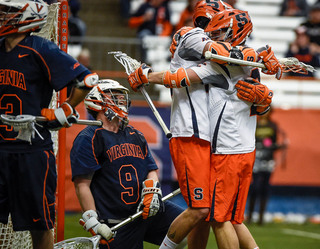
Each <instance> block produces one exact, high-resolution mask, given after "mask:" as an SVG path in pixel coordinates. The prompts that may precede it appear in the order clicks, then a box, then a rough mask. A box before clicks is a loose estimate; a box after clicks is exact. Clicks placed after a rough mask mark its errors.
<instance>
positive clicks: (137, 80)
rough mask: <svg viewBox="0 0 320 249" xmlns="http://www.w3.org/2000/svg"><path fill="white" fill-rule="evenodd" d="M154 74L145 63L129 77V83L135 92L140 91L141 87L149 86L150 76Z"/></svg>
mask: <svg viewBox="0 0 320 249" xmlns="http://www.w3.org/2000/svg"><path fill="white" fill-rule="evenodd" d="M150 72H152V68H151V67H149V66H148V65H146V64H145V63H143V64H142V65H141V66H140V67H138V68H137V69H136V70H135V71H134V72H133V73H131V74H130V75H129V76H128V82H129V84H130V86H131V88H132V90H133V91H135V92H136V91H138V89H139V87H141V86H143V85H148V84H149V80H148V74H149V73H150Z"/></svg>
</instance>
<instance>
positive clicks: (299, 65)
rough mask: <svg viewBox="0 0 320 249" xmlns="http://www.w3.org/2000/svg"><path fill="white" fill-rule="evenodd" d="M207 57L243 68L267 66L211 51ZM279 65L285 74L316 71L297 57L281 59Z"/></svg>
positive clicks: (263, 67)
mask: <svg viewBox="0 0 320 249" xmlns="http://www.w3.org/2000/svg"><path fill="white" fill-rule="evenodd" d="M205 57H206V59H207V60H210V59H217V60H222V61H226V62H229V63H234V64H238V65H242V66H251V67H258V68H262V69H265V68H266V66H265V65H264V64H263V63H260V62H253V61H244V60H239V59H235V58H229V57H225V56H222V55H217V54H213V53H211V52H210V51H207V52H205ZM279 63H280V64H281V67H282V71H283V72H284V73H287V72H294V73H301V74H308V72H315V71H316V69H315V68H314V67H313V66H310V65H308V64H305V63H303V62H301V61H299V60H298V59H297V58H295V57H288V58H281V59H279Z"/></svg>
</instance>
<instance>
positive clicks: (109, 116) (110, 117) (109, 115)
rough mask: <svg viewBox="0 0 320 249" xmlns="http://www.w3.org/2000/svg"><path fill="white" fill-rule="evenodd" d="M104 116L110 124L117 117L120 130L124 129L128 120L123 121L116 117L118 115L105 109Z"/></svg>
mask: <svg viewBox="0 0 320 249" xmlns="http://www.w3.org/2000/svg"><path fill="white" fill-rule="evenodd" d="M104 115H105V116H106V118H107V119H108V120H109V121H110V122H111V121H112V120H113V119H114V118H115V117H117V118H118V119H119V122H120V128H121V129H124V128H125V127H126V126H127V125H128V123H129V121H128V119H123V118H120V117H118V115H117V114H116V113H115V112H114V111H113V110H111V109H110V108H107V110H106V111H105V113H104Z"/></svg>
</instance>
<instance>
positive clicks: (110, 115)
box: [98, 87, 130, 125]
mask: <svg viewBox="0 0 320 249" xmlns="http://www.w3.org/2000/svg"><path fill="white" fill-rule="evenodd" d="M98 89H99V87H98ZM99 91H100V93H101V95H102V98H103V106H104V111H105V112H104V115H105V116H106V117H107V119H108V120H109V121H112V120H113V119H114V118H115V117H117V118H119V119H120V120H121V121H122V122H123V123H124V124H125V125H127V124H128V122H129V120H128V109H129V102H130V101H129V96H128V93H127V92H125V91H120V90H111V89H107V90H103V91H102V90H101V89H99Z"/></svg>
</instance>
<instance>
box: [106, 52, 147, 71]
mask: <svg viewBox="0 0 320 249" xmlns="http://www.w3.org/2000/svg"><path fill="white" fill-rule="evenodd" d="M108 54H112V55H113V56H114V58H115V59H116V60H117V61H119V62H120V63H121V65H122V66H123V67H124V68H125V70H126V73H127V75H129V74H131V73H132V72H134V71H135V70H136V69H137V68H138V67H140V65H141V63H140V62H139V61H137V60H136V59H133V58H131V57H130V56H128V55H127V54H126V53H123V52H121V51H112V52H108Z"/></svg>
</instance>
